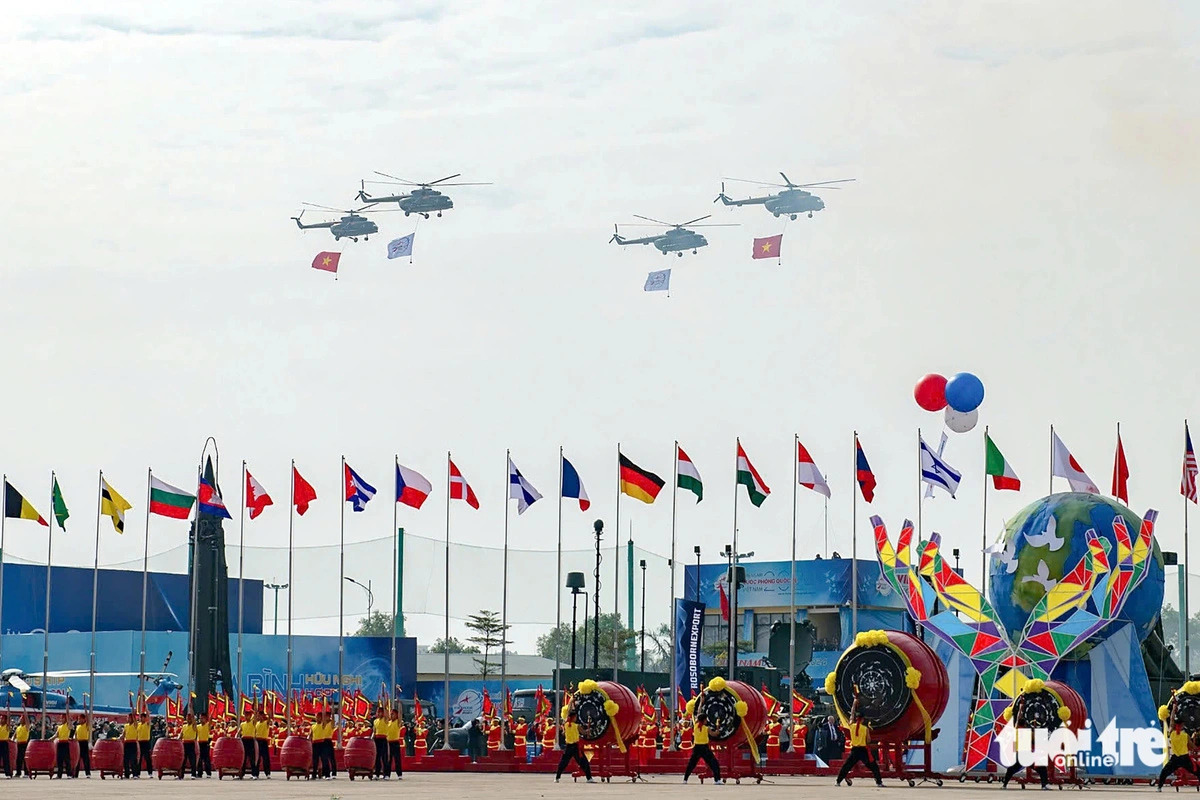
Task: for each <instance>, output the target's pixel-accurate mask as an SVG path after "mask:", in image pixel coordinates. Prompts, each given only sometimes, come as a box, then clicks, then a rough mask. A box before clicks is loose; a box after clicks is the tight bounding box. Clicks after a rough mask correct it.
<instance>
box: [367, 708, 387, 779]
mask: <svg viewBox="0 0 1200 800" xmlns="http://www.w3.org/2000/svg"><path fill="white" fill-rule="evenodd" d="M371 727H372V731H373V735H374V738H375V776H374V777H376V778H386V777H387V776H388V771H389V770H388V737H387V727H388V718H387V711H385V710H384V708H383V706H382V705H380V706H377V707H376V708H375V722H374V724H373V725H372V726H371Z"/></svg>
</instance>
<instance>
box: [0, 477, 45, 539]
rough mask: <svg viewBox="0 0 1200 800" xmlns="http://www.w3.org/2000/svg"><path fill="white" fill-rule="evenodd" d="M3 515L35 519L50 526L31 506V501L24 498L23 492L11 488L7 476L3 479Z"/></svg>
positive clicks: (11, 517) (12, 517) (40, 523)
mask: <svg viewBox="0 0 1200 800" xmlns="http://www.w3.org/2000/svg"><path fill="white" fill-rule="evenodd" d="M4 516H6V517H8V518H9V519H32V520H36V521H37V524H39V525H45V526H46V527H47V528H49V527H50V524H49V523H48V522H46V520H44V519H42V515H41V514H39V513H38V512H37V509H36V508H34V507H33V503H31V502H29V501H28V500H26V499H25V496H24V495H23V494H21V493H20V492H18V491H17V490H16V489H15V488H13V485H12V484H11V483H9V482H8V479H7V478H6V479H5V481H4Z"/></svg>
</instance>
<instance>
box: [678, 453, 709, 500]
mask: <svg viewBox="0 0 1200 800" xmlns="http://www.w3.org/2000/svg"><path fill="white" fill-rule="evenodd" d="M675 471H676V472H678V473H679V480H678V481H676V483H675V485H676V486H678V487H679V488H680V489H687V490H688V491H689V492H694V493H695V495H696V502H697V503H699V502H700V501H701V500H703V499H704V483H703V482H701V480H700V472H699V471H698V470H697V469H696V465H695V464H693V463H692V460H691V459H690V458H688V454H687V453H685V452H683V448H682V447H680V446H679V445H675Z"/></svg>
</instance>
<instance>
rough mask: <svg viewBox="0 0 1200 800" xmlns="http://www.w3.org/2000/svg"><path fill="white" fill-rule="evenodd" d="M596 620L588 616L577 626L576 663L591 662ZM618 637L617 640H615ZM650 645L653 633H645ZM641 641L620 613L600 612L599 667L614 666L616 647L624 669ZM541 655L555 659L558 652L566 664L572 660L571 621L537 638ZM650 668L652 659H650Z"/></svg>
mask: <svg viewBox="0 0 1200 800" xmlns="http://www.w3.org/2000/svg"><path fill="white" fill-rule="evenodd" d="M594 622H595V620H594V619H592V618H590V617H589V618H588V619H587V620H585V621H584V622H583V624H580V625H577V626H576V628H575V666H577V667H580V668H582V667H585V666H588V665H590V664H591V663H592V632H593V630H594V628H593V625H594ZM614 637H615V638H616V642H615V643H614V641H613V639H614ZM646 637H647V644H649V640H650V632H649V631H647V632H646ZM637 643H638V634H637V632H636V631H631V630H629V629H627V628H626V627H625V626H624V625H623V624H622V623H621V615H620V614H601V615H600V666H601V667H607V668H609V669H611V668H612V665H613V649H614V644H615V649H617V650H618V651H619V653H620V657H621V664H620V666H621V668H622V669H624V667H625V654H626V653H627V652H629V650H630V649H631V648H634V647H636V645H637ZM537 649H538V655H540V656H542V658H551V659H552V658H554V656H555V652H556V650H557V654H558V657H559V660H560V661H561V662H562V663H563V664H570V663H571V623H569V622H566V623H563V624H562V625H559V626H558V627H557V628H551V629H550V630H549V631H548V632H547V633H545V634H543V635H541V636H539V637H538V640H537ZM646 666H647V667H649V659H647V664H646Z"/></svg>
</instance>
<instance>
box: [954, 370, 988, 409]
mask: <svg viewBox="0 0 1200 800" xmlns="http://www.w3.org/2000/svg"><path fill="white" fill-rule="evenodd" d="M982 402H983V381H981V380H979V378H977V377H975V376H974V375H972V374H971V373H969V372H960V373H958V374H957V375H955V376H954V377H953V378H951V379H950V380H948V381H946V403H947V404H948V405H949V406H950V407H951V408H953V409H954V410H955V411H958V412H960V413H963V414H966V413H969V412H971V411H974V410H975V409H977V408H979V405H980V404H981V403H982Z"/></svg>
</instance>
